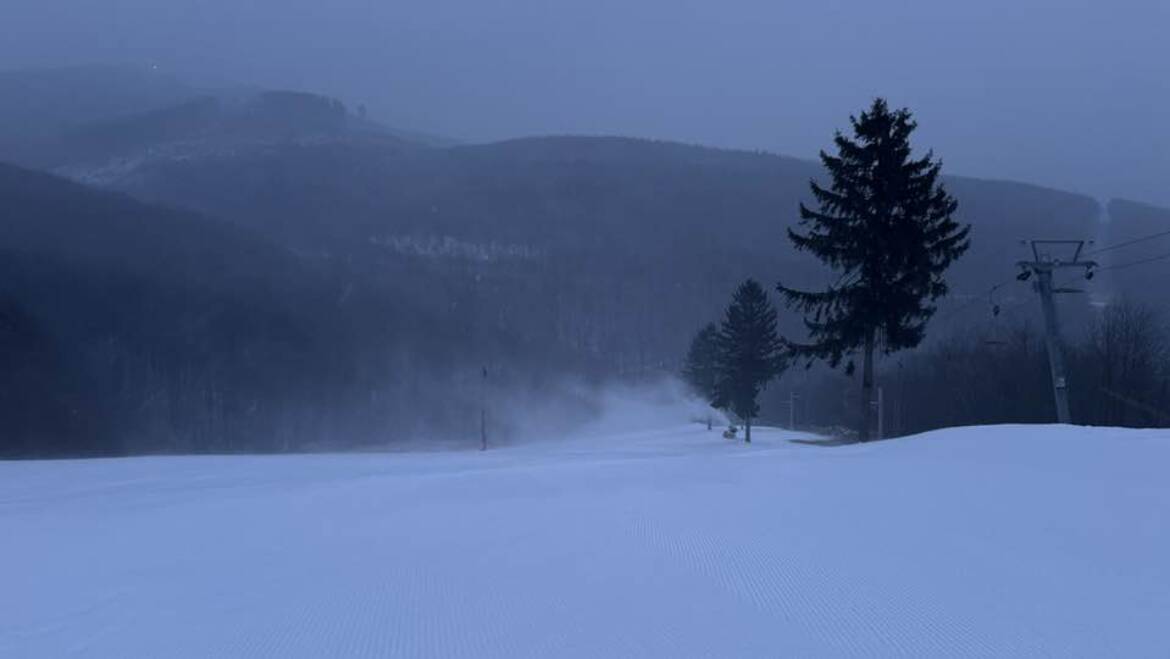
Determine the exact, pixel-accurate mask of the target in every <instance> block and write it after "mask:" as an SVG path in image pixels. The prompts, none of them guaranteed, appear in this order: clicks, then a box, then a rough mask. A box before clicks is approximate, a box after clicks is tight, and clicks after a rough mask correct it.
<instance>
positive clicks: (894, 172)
mask: <svg viewBox="0 0 1170 659" xmlns="http://www.w3.org/2000/svg"><path fill="white" fill-rule="evenodd" d="M849 122H850V123H851V124H852V128H853V139H849V138H847V137H845V136H844V135H842V134H841V133H840V132H837V134H836V136H835V137H834V140H833V141H834V143H835V144H836V146H837V155H835V156H831V155H829V154H827V153H825V152H824V151H822V152H821V162H822V163H823V164H824V166H825V169H827V170H828V172H829V175H830V176H831V178H832V184H831V185H830V186H829V187H828V188H827V189H826V188H823V187H821V186H820V185H818V184H817V183H816V182H815V181H813V182H812V184H811V186H812V193H813V196H814V197H815V198H816V201H817V206H818V209H817V210H812V209H809V208H807V207H806V206H805V205H804V204H801V205H800V225H801V226H802V227H804V228H805V229H806V232H805V233H799V232H797V231H794V230H792V229H789V230H788V237H789V239H791V240H792V243H793V244H794V245H795V246H796V248H797V249H798V250H801V251H808V252H811V253H812V254H813V255H815V256H816V257H817V258H819V259H820V260H821V261H823V262H824V263H826V264H827V265H829V266H830V267H831V268H832V269H833V270H834V271H835V272H836V273H837V275H838V277H837V280H836V283H835V284H833V285H831V286H829V287H828V288H827V289H826V290H823V291H813V292H809V291H801V290H796V289H792V288H789V287H787V286H784V285H783V283H780V284H778V285H777V288H778V289H779V290H780V292H781V293H782V294H783V295H784V298H785V301H786V302H787V304H788V305H789V306H790V307H792V308H796V309H799V310H801V311H803V312H804V313H805V325H806V327H807V328H808V334H809V342H808V343H807V344H799V345H794V350H795V352H796V353H797V354H800V355H804V356H807V357H809V358H810V359H811V358H817V359H823V360H825V361H827V362H828V363H829V364H830V365H831V366H833V367H836V366H838V365H840V363H841V361H842V359H844V358H848V362H847V365H846V372H847V373H853V371H854V362H853V358H854V356H855V355H856V353H857V351H858V350H861V351H862V357H863V361H862V379H861V382H862V384H861V389H862V397H861V398H862V405H861V413H860V414H859V418H858V428H857V432H858V438H859V439H860V440H861V441H866V440H868V439H869V438H870V426H871V424H872V418H873V417H872V415H873V410H872V409H871V406H872V403H871V401H872V400H873V353H874V350H875V349H881V350H882V351H883V352H884V353H885V354H889V353H891V352H894V351H897V350H902V349H905V348H911V347H914V346H916V345H918V344H919V343H920V342H921V341H922V338H923V336H924V335H925V332H926V324H927V321H929V320H930V317H931V316H932V315H933V314H934V312H935V307H934V305H933V304H932V303H933V302H934V301H935V300H937V299H938V298H939V297H941V296H943V295H945V294H946V292H947V284H946V281H945V280H944V278H943V274H944V273H945V271H946V269H947V268H948V267H949V266H950V264H951V262H952V261H954V260H955V259H956V258H958V257H959V256H961V255H962V254H963V252H965V251H966V250H967V247H968V245H969V241H968V240H967V234H968V232H969V231H970V225H967V226H960V225H959V224H958V223H956V222H955V221H954V220H953V219H952V216H953V214H954V212H955V210H956V209H957V208H958V203H957V202H956V201H955V199H954V198H952V197H951V196H950V195H948V194H947V192H946V189H945V188H944V187H943V185H942V184H941V183H940V182H939V180H938V179H939V173H940V171H941V169H942V165H941V163H939V162H936V161H934V159H933V158H934V155H933V152H928V153H927V154H926V155H925V156H924V157H922V158H919V159H912V158H911V157H910V156H911V148H910V135H911V133H913V132H914V129H915V128H916V127H917V124H916V123H915V122H914V120H913V118H912V115H911V114H910V112H909V110H906V109H904V108H903V109H901V110H897V111H891V110H890V109H889V107H888V106H887V104H886V101H885V100H883V99H881V98H878V99H875V100H874V101H873V104H872V105H871V106H870V108H869V110H868V111H866V112H863V113H862V114H861V116H860V117H852V116H851V117H849Z"/></svg>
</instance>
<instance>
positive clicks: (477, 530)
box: [0, 425, 1170, 658]
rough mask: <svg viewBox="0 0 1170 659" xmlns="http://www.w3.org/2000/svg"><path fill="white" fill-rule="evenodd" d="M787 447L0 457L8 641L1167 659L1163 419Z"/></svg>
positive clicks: (174, 650)
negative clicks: (1124, 426) (1158, 427)
mask: <svg viewBox="0 0 1170 659" xmlns="http://www.w3.org/2000/svg"><path fill="white" fill-rule="evenodd" d="M793 436H794V435H793V434H791V433H786V432H783V431H778V430H767V429H760V430H759V431H758V435H756V437H755V439H756V442H755V443H754V444H752V445H750V446H746V445H743V444H742V443H736V442H730V441H727V440H724V439H722V438H721V437H720V435H719V431H718V430H715V431H711V432H708V431H706V430H705V429H704V428H702V427H700V426H697V425H696V426H686V427H680V428H674V429H670V430H663V431H656V432H644V433H638V434H629V435H616V434H615V435H607V436H599V437H593V438H582V439H577V440H572V441H563V442H546V443H541V444H529V445H523V446H515V447H510V448H499V449H494V450H491V451H488V452H487V453H479V452H475V451H468V452H446V453H444V452H432V453H413V454H360V455H303V456H270V457H160V458H130V459H118V460H90V461H64V462H23V463H20V462H9V463H0V534H2V537H0V542H2V544H0V656H3V657H74V656H76V657H119V658H121V657H327V656H336V657H415V656H424V657H560V656H575V657H739V656H758V657H780V656H906V655H912V656H922V657H941V656H987V657H1003V656H1024V655H1026V656H1043V655H1047V656H1094V657H1104V656H1115V657H1122V656H1124V657H1141V656H1150V657H1154V656H1160V657H1164V656H1167V654H1168V653H1170V632H1168V631H1167V627H1166V623H1167V621H1170V432H1167V431H1127V430H1116V429H1090V428H1075V427H1057V426H999V427H988V428H962V429H955V430H948V431H941V432H935V433H930V434H927V435H923V436H918V437H913V438H908V439H901V440H894V441H889V442H880V443H875V444H869V445H859V446H846V447H836V448H825V447H819V446H808V445H800V444H794V443H791V442H789V441H787V440H788V439H790V438H792V437H793Z"/></svg>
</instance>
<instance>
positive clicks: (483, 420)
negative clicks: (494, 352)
mask: <svg viewBox="0 0 1170 659" xmlns="http://www.w3.org/2000/svg"><path fill="white" fill-rule="evenodd" d="M479 450H481V451H486V450H487V367H486V366H484V367H483V380H482V382H481V383H480V388H479Z"/></svg>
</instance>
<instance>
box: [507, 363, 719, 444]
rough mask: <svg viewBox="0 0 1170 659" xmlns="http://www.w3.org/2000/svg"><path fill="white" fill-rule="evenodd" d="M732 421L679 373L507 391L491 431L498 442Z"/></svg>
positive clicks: (517, 441)
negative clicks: (633, 380) (635, 380)
mask: <svg viewBox="0 0 1170 659" xmlns="http://www.w3.org/2000/svg"><path fill="white" fill-rule="evenodd" d="M708 418H710V419H711V420H712V422H713V423H714V424H717V425H718V424H725V423H727V419H726V417H725V416H724V415H723V413H721V412H719V411H717V410H714V409H711V407H710V406H709V405H707V404H706V403H704V402H703V401H702V400H699V399H698V398H696V397H695V396H694V395H693V394H692V393H690V392H689V391H688V390H687V387H686V386H685V385H684V384H683V383H682V382H680V381H679V380H678V379H677V378H674V377H663V378H661V379H658V380H653V381H649V382H641V383H601V384H596V383H586V382H583V381H580V380H564V381H561V382H559V383H557V384H556V385H555V386H551V387H546V388H545V389H543V390H542V391H541V392H528V393H526V394H522V395H517V394H504V395H500V396H498V397H496V398H495V399H494V400H490V401H489V408H488V433H489V438H490V437H491V436H492V435H493V434H494V436H495V438H496V440H497V442H498V443H503V444H515V443H528V442H537V441H557V440H563V439H579V438H586V437H590V436H594V435H620V434H624V433H634V432H640V431H646V430H653V429H660V428H667V427H672V426H679V425H683V424H686V423H692V422H693V423H698V422H706V420H707V419H708Z"/></svg>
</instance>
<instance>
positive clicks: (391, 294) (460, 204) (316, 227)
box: [0, 92, 1170, 453]
mask: <svg viewBox="0 0 1170 659" xmlns="http://www.w3.org/2000/svg"><path fill="white" fill-rule="evenodd" d="M152 98H153V97H152ZM30 144H31V145H33V146H29V147H28V148H32V149H33V153H34V154H35V155H36V157H34V158H31V159H30V158H22V162H26V163H28V164H33V165H37V166H39V167H43V168H47V169H51V170H52V171H54V172H56V173H58V174H60V175H63V176H67V177H69V178H72V179H74V180H76V181H81V182H84V183H86V184H88V185H90V186H93V187H95V188H102V189H105V190H107V191H113V192H118V193H122V194H125V195H129V197H124V196H117V195H113V194H109V193H108V192H98V191H96V190H93V189H87V188H85V187H82V186H79V185H76V184H73V183H67V182H65V181H63V180H61V179H57V178H52V177H49V176H46V175H43V174H34V173H32V172H30V171H26V170H20V169H17V168H13V167H5V168H4V169H3V189H2V190H0V198H2V199H3V200H4V202H5V204H4V213H5V218H4V222H3V226H2V227H0V231H2V232H3V237H4V240H3V242H2V247H0V249H2V250H3V254H4V258H3V260H2V261H0V267H3V268H4V269H5V271H6V272H7V274H6V276H5V277H4V279H3V281H0V292H2V294H3V308H4V309H5V311H4V319H5V320H4V327H5V330H4V331H5V334H4V337H5V338H4V339H3V340H4V342H5V343H4V350H5V351H6V354H8V355H10V358H11V359H12V360H13V361H12V363H13V365H14V366H13V368H10V369H8V370H6V371H5V373H4V374H3V375H0V377H3V378H5V379H6V381H8V382H10V383H17V382H21V383H26V384H25V386H19V387H18V386H8V387H6V388H5V394H3V395H4V396H5V398H4V403H3V404H4V405H5V406H6V409H8V410H10V412H11V413H12V414H14V415H15V416H14V418H16V419H19V423H18V426H19V427H21V428H23V429H24V430H21V431H20V432H18V433H13V434H11V435H9V436H8V437H6V439H7V440H8V445H7V446H8V448H7V449H6V450H8V451H9V452H16V453H21V452H34V453H67V452H76V451H95V452H109V451H115V452H117V451H142V450H162V451H187V450H196V451H199V450H257V449H259V450H269V449H284V448H292V447H307V446H312V445H317V444H319V443H320V442H326V443H330V444H331V445H336V444H337V443H363V442H380V443H381V442H388V441H394V440H396V439H400V438H401V437H403V436H410V435H412V434H413V435H420V436H421V435H425V436H427V437H461V436H464V435H472V434H474V433H475V432H476V428H477V427H478V426H477V423H478V405H479V403H478V400H479V399H480V397H481V396H482V395H483V394H482V391H481V388H482V387H483V383H482V382H480V378H481V375H480V374H481V371H482V369H483V368H487V369H488V370H489V372H490V373H491V385H490V387H491V390H492V391H493V392H495V393H494V394H493V395H497V396H501V397H506V396H510V395H511V394H512V393H516V392H531V391H535V390H541V391H544V392H546V393H547V391H548V390H549V387H548V385H549V384H550V383H554V382H560V381H564V380H566V379H569V380H574V379H578V380H584V381H592V382H600V381H606V380H613V379H621V380H631V379H633V380H639V379H645V378H653V377H657V376H660V375H662V374H669V373H674V372H677V369H678V367H679V363H680V359H681V357H682V355H683V353H684V352H685V349H686V345H687V342H688V340H689V339H690V337H691V335H692V333H693V332H694V331H695V330H696V329H697V328H698V327H700V326H701V325H702V324H705V323H706V322H708V321H710V320H713V319H714V318H715V317H716V316H717V315H718V314H719V312H720V309H721V308H722V307H723V306H724V305H725V304H726V300H727V298H728V295H729V294H730V292H731V291H732V290H733V288H734V287H735V286H736V285H737V284H738V283H739V282H740V281H742V280H743V279H744V278H746V277H753V278H756V279H758V280H760V281H762V282H764V283H765V284H768V285H769V286H770V285H771V284H772V283H774V282H775V281H777V280H778V279H780V278H783V279H784V280H785V281H786V283H789V284H791V285H796V286H806V287H808V286H816V285H819V284H820V283H822V282H823V281H824V278H825V276H826V273H825V271H824V269H823V268H822V267H821V266H820V265H819V264H817V263H815V262H812V261H810V260H809V259H808V258H807V257H804V256H802V255H798V254H796V253H795V252H794V251H793V250H792V249H791V247H790V244H789V242H788V240H787V238H786V233H785V232H786V230H787V229H788V228H789V227H792V226H794V223H795V221H796V218H797V212H796V209H797V206H798V204H799V203H800V202H801V201H802V200H807V197H808V182H809V180H810V179H813V178H816V177H819V176H821V172H820V171H819V169H818V167H817V166H816V165H815V164H813V163H811V162H808V161H803V160H798V159H794V158H787V157H782V156H777V155H772V154H767V153H754V152H743V151H729V150H720V149H711V148H705V147H700V146H690V145H683V144H677V143H668V142H654V141H647V140H639V139H628V138H617V137H611V138H602V137H547V138H531V139H518V140H512V141H507V142H500V143H494V144H482V145H466V146H450V147H449V146H434V145H431V144H426V143H423V142H421V141H412V140H409V139H403V138H401V137H399V136H397V135H396V134H394V133H392V132H391V131H389V130H387V129H385V128H383V127H381V126H379V125H377V124H376V123H374V122H372V121H369V120H368V119H366V118H365V117H364V116H361V113H360V112H355V111H353V110H351V109H348V108H346V107H345V106H343V105H342V104H341V103H339V102H337V101H335V100H332V99H329V98H326V97H322V96H317V95H313V94H302V93H294V92H249V93H244V94H241V95H238V96H234V97H227V96H224V95H219V96H215V95H212V96H207V95H204V96H195V97H190V98H188V99H187V100H184V101H182V102H179V103H172V104H169V105H164V106H162V107H144V108H142V111H140V112H136V113H128V114H122V115H119V116H117V117H113V118H110V117H103V118H98V119H94V120H91V121H81V120H75V121H72V122H71V123H69V124H68V126H66V127H65V128H62V129H61V130H59V131H58V132H56V133H53V134H51V135H50V136H48V137H42V138H40V140H39V141H33V142H29V143H26V146H28V145H30ZM24 155H26V156H27V155H28V152H25V153H24ZM946 185H947V186H948V188H949V190H950V192H951V194H953V195H954V196H955V197H956V198H957V199H958V201H959V211H958V214H957V219H958V220H959V221H961V222H963V223H970V224H971V225H972V227H973V229H972V234H971V242H972V247H971V250H970V252H969V253H967V254H966V255H964V257H963V258H962V259H960V260H959V261H958V262H957V264H956V265H955V267H954V268H953V269H952V270H951V272H950V274H949V275H948V276H949V278H950V281H951V290H952V294H951V295H950V296H949V298H947V299H946V300H944V302H943V304H942V312H941V313H940V315H939V317H938V319H937V321H936V322H935V323H934V325H932V328H931V331H930V334H931V337H930V339H929V340H928V344H929V343H931V342H933V341H935V340H940V339H944V338H946V337H947V336H948V335H950V334H952V333H953V332H955V331H959V330H963V329H964V328H967V327H968V326H975V327H977V328H986V327H987V326H989V325H990V321H991V318H992V317H991V314H990V309H991V308H992V307H993V306H1004V307H1006V308H1009V310H1010V314H1009V315H1010V316H1012V318H1013V319H1018V318H1020V317H1024V318H1026V317H1028V316H1029V315H1030V314H1031V313H1033V309H1034V308H1035V301H1034V299H1033V297H1034V296H1033V294H1032V293H1031V291H1030V290H1029V289H1028V288H1027V286H1025V285H1015V284H1012V285H1008V286H1001V287H1000V288H997V289H995V292H994V293H992V287H993V286H994V285H996V284H1002V283H1003V282H1004V281H1005V280H1007V281H1014V275H1015V273H1016V268H1015V262H1016V260H1017V259H1019V258H1022V257H1024V256H1025V254H1026V251H1025V248H1024V247H1023V246H1022V245H1021V241H1022V240H1026V239H1030V238H1037V237H1069V238H1084V239H1090V240H1096V241H1097V243H1096V245H1097V247H1101V246H1104V245H1107V244H1115V243H1118V242H1124V241H1126V240H1129V239H1131V238H1134V237H1138V236H1142V235H1145V234H1148V233H1150V232H1154V231H1157V230H1158V229H1159V227H1164V226H1165V227H1167V228H1168V229H1170V219H1168V218H1167V214H1166V212H1165V211H1162V210H1159V209H1155V208H1151V207H1144V206H1140V205H1136V204H1131V203H1127V202H1119V201H1115V202H1113V203H1111V204H1110V206H1109V208H1108V210H1109V218H1110V220H1109V222H1107V223H1102V222H1100V217H1101V216H1102V210H1101V208H1100V207H1099V205H1098V203H1097V202H1095V201H1094V200H1092V199H1090V198H1088V197H1085V196H1081V195H1076V194H1072V193H1068V192H1061V191H1057V190H1050V189H1045V188H1039V187H1035V186H1029V185H1023V184H1019V183H1012V182H1001V181H988V180H977V179H970V178H961V177H952V178H948V179H947V181H946ZM131 197H132V198H135V199H137V200H138V201H133V200H132V199H131ZM143 202H145V203H143ZM171 209H185V210H171ZM1143 249H1144V250H1145V251H1143V252H1142V255H1145V254H1146V253H1147V252H1149V255H1154V256H1156V255H1157V254H1156V252H1157V251H1158V245H1157V244H1147V245H1145V246H1144V247H1143ZM1150 250H1153V251H1150ZM1133 256H1134V254H1133V253H1128V252H1124V251H1121V250H1118V251H1116V252H1113V253H1110V254H1109V258H1110V259H1113V261H1111V263H1120V262H1121V261H1123V260H1126V259H1131V258H1132V257H1133ZM1102 262H1103V264H1104V263H1105V260H1104V259H1102ZM1165 267H1166V263H1164V262H1153V263H1150V264H1142V265H1140V267H1132V268H1129V267H1127V268H1125V269H1118V270H1116V271H1115V272H1106V271H1104V270H1103V271H1102V272H1101V276H1099V278H1098V279H1097V280H1096V281H1095V282H1094V283H1092V284H1091V285H1089V286H1090V290H1091V291H1092V292H1093V293H1094V299H1096V300H1097V301H1098V302H1100V301H1101V299H1108V298H1111V297H1117V296H1120V295H1122V294H1125V293H1131V294H1132V295H1133V296H1135V297H1140V298H1143V299H1146V300H1147V301H1149V302H1151V303H1154V304H1164V302H1165V301H1164V300H1163V299H1162V298H1161V296H1159V295H1157V294H1156V291H1157V290H1160V289H1158V288H1157V287H1156V286H1152V285H1150V284H1151V282H1154V281H1156V280H1157V277H1160V276H1162V274H1161V273H1165V272H1166V269H1165ZM1159 268H1161V270H1159ZM1089 303H1090V298H1089V296H1068V297H1065V298H1064V299H1063V300H1062V306H1063V307H1064V312H1065V313H1066V316H1067V318H1069V319H1070V320H1071V321H1072V322H1073V326H1074V331H1080V328H1083V327H1085V326H1086V325H1085V323H1086V322H1087V321H1089V320H1091V319H1092V312H1091V310H1090V306H1089ZM780 326H781V331H782V332H783V333H785V334H786V335H788V336H800V335H801V333H802V331H803V330H802V326H801V325H800V322H799V320H798V318H797V317H796V316H795V315H794V314H791V313H787V312H783V311H782V313H781V317H780ZM815 377H820V376H819V375H817V372H814V373H813V374H808V373H796V372H794V373H792V374H791V375H789V376H787V379H786V381H785V382H784V383H782V384H781V385H778V386H776V387H773V389H772V390H771V391H770V392H769V394H768V396H766V397H765V401H764V402H765V409H764V412H763V415H764V418H765V419H767V418H768V417H769V416H771V417H773V418H784V417H785V416H787V413H786V411H785V410H786V407H785V402H784V401H785V398H786V397H787V395H788V391H790V390H792V389H795V388H800V389H801V390H803V391H813V390H815V389H816V387H814V383H813V382H812V381H811V380H810V378H815ZM834 386H835V385H834ZM822 388H823V387H822ZM831 390H832V387H830V388H829V389H826V390H825V391H830V393H828V394H826V395H827V396H829V398H830V399H832V401H838V399H839V396H838V395H837V394H836V393H835V392H832V391H831ZM810 395H812V394H810ZM30 401H31V402H30ZM832 401H830V402H832ZM310 402H311V404H310ZM845 403H846V404H847V401H846V402H845ZM834 405H836V407H834ZM834 405H822V406H821V408H822V409H824V410H828V411H827V412H825V413H823V414H821V415H820V418H819V419H818V422H820V423H832V422H833V421H834V416H833V415H834V414H838V415H839V414H841V412H840V410H837V408H839V407H840V405H837V404H836V403H834ZM846 406H847V405H846ZM834 410H837V411H834ZM392 419H393V420H396V421H395V422H394V423H393V424H392V423H391V420H392ZM498 422H499V423H500V424H501V425H503V424H505V423H506V420H504V419H500V420H499V421H498ZM916 427H917V426H916ZM391 428H393V430H391ZM341 437H344V438H345V439H344V440H341V439H339V438H341Z"/></svg>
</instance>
